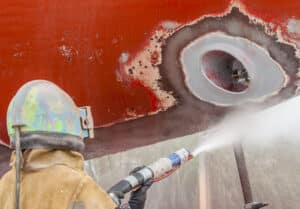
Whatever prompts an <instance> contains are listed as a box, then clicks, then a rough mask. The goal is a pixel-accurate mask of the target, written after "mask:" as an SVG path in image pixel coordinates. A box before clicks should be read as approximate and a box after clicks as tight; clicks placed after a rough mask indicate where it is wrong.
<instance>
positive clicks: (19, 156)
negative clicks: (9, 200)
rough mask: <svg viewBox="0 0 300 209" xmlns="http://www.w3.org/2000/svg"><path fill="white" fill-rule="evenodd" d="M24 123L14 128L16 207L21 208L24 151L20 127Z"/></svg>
mask: <svg viewBox="0 0 300 209" xmlns="http://www.w3.org/2000/svg"><path fill="white" fill-rule="evenodd" d="M22 126H23V125H14V126H13V128H14V129H15V132H16V138H15V140H16V142H15V143H16V144H15V145H16V164H15V168H16V188H15V195H16V196H15V198H16V199H15V208H16V209H19V208H20V186H21V184H20V182H21V181H20V179H21V176H20V175H21V172H20V170H21V163H22V162H21V161H22V152H21V140H20V129H21V127H22Z"/></svg>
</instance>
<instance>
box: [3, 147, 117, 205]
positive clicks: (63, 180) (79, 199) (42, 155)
mask: <svg viewBox="0 0 300 209" xmlns="http://www.w3.org/2000/svg"><path fill="white" fill-rule="evenodd" d="M14 162H15V153H14V152H13V153H12V156H11V164H10V165H11V167H12V168H11V170H10V171H8V172H7V173H6V174H5V175H4V176H3V177H2V179H1V180H0V208H1V209H14V208H15V183H16V179H15V168H14V164H15V163H14ZM83 162H84V161H83V156H82V155H81V154H80V153H78V152H75V151H67V150H46V149H34V150H26V151H25V152H24V153H23V167H22V169H21V190H20V209H114V208H116V205H115V204H114V203H113V201H112V200H111V198H110V197H109V196H108V195H107V193H106V192H105V191H104V190H103V189H101V188H100V187H99V186H98V185H97V184H96V182H94V181H93V180H92V178H91V177H89V176H88V175H87V174H86V173H85V172H84V170H83Z"/></svg>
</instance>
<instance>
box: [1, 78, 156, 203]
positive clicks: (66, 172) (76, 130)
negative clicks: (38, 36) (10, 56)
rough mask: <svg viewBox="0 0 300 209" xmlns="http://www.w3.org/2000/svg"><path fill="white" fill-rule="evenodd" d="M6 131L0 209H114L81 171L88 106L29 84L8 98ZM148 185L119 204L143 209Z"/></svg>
mask: <svg viewBox="0 0 300 209" xmlns="http://www.w3.org/2000/svg"><path fill="white" fill-rule="evenodd" d="M7 129H8V134H9V138H10V144H11V147H12V148H13V149H16V150H15V151H13V152H12V155H11V162H10V165H11V170H9V171H8V172H7V173H6V174H5V175H4V176H3V177H2V179H1V180H0V208H1V209H115V208H116V207H117V206H116V204H115V203H114V202H113V201H112V199H111V198H110V196H109V195H108V194H107V193H106V192H105V191H104V190H103V189H102V188H101V187H99V186H98V185H97V184H96V182H94V181H93V179H92V178H91V177H90V176H88V175H87V174H86V173H85V172H84V169H83V165H84V159H83V156H82V154H81V153H82V151H83V149H84V139H85V138H93V136H94V133H93V118H92V115H91V111H90V108H89V107H80V108H79V107H77V106H76V105H75V103H74V102H73V100H72V99H71V97H70V96H69V95H68V94H67V93H66V92H64V91H63V90H62V89H60V88H59V87H58V86H56V85H55V84H53V83H51V82H49V81H45V80H35V81H31V82H28V83H26V84H25V85H24V86H22V87H21V88H20V89H19V90H18V92H17V93H16V95H15V96H14V97H13V99H12V100H11V102H10V105H9V107H8V111H7ZM19 150H21V151H19ZM150 186H151V184H149V183H148V184H147V185H143V186H142V187H140V188H139V189H138V190H136V191H134V192H132V194H131V197H130V200H129V202H128V203H127V204H124V205H123V206H126V207H127V208H131V209H143V207H144V204H145V201H146V192H147V190H148V188H149V187H150ZM123 206H122V207H123Z"/></svg>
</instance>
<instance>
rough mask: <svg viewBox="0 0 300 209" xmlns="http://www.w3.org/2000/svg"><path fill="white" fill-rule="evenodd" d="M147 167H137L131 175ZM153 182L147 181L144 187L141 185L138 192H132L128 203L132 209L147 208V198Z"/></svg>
mask: <svg viewBox="0 0 300 209" xmlns="http://www.w3.org/2000/svg"><path fill="white" fill-rule="evenodd" d="M144 167H145V166H142V167H137V168H135V169H134V170H133V171H131V172H130V174H132V173H135V172H137V171H139V170H141V169H142V168H144ZM152 183H153V181H152V179H150V180H148V181H146V182H145V183H144V184H143V185H141V187H140V188H138V189H137V190H135V191H133V192H131V195H130V199H129V201H128V204H129V206H130V208H131V209H143V208H144V206H145V202H146V198H147V191H148V189H149V188H150V187H151V185H152Z"/></svg>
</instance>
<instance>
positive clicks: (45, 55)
mask: <svg viewBox="0 0 300 209" xmlns="http://www.w3.org/2000/svg"><path fill="white" fill-rule="evenodd" d="M232 3H233V2H232V1H228V0H214V1H209V2H208V1H198V2H195V1H192V0H191V1H181V0H173V1H168V0H165V1H150V0H149V1H148V0H145V1H143V2H142V3H141V2H140V1H135V0H130V1H121V2H107V1H94V0H88V1H84V2H77V3H74V2H73V1H72V2H71V1H63V2H61V1H39V0H37V1H30V2H26V3H23V2H21V1H17V2H10V1H2V2H1V3H0V6H1V13H0V15H1V22H0V23H1V26H2V27H1V29H0V34H1V38H0V43H1V50H0V66H1V71H0V81H1V84H2V86H3V87H5V88H2V90H1V105H0V118H1V120H0V131H1V138H2V139H3V140H4V141H6V142H7V136H6V133H5V112H6V109H7V105H8V102H9V100H10V99H11V97H12V95H13V94H14V93H15V91H16V90H17V88H19V87H20V86H21V85H22V84H23V83H24V82H26V81H28V80H32V79H49V80H52V81H54V82H55V83H57V84H58V85H60V86H62V87H63V88H64V89H65V90H66V91H67V92H69V93H70V95H71V96H72V97H73V98H74V99H75V101H76V102H77V103H78V104H79V105H84V104H90V105H91V106H92V108H93V112H94V117H95V122H96V125H97V126H107V125H110V124H113V123H116V122H121V121H126V120H129V119H134V118H138V117H140V116H144V115H148V114H155V113H158V112H159V111H165V110H167V109H168V108H171V109H170V111H172V107H174V105H175V106H176V104H178V101H179V102H180V101H183V100H184V99H183V98H180V97H179V98H177V97H176V93H177V92H176V87H174V86H173V88H170V89H169V88H168V81H167V79H166V78H169V77H168V76H170V75H168V76H164V75H163V73H168V72H163V73H161V72H160V73H159V74H155V76H154V80H153V82H152V81H151V82H150V83H149V80H148V81H147V80H145V79H142V78H141V77H139V76H138V77H134V76H130V75H127V76H125V77H124V74H122V73H121V74H120V72H122V71H120V69H122V66H123V65H122V64H124V63H123V62H125V63H126V62H131V61H132V60H134V58H136V57H137V56H138V54H139V53H140V52H141V51H142V50H143V49H144V48H145V47H146V46H147V45H148V44H149V40H150V39H151V37H152V35H153V34H154V33H155V31H156V28H157V27H158V26H159V25H163V26H164V27H167V28H168V27H171V28H172V27H182V26H184V25H185V24H189V23H190V22H192V21H194V20H197V19H201V17H203V16H204V15H208V14H210V15H212V16H220V15H223V14H224V12H226V11H227V10H228V8H229V7H230V5H231V4H232ZM234 3H235V4H236V5H239V6H240V7H241V8H244V9H245V10H246V11H247V12H249V13H250V14H251V15H252V16H254V17H257V18H261V19H262V20H264V21H265V22H266V23H268V24H270V25H271V26H272V28H273V29H274V30H277V29H278V28H279V29H280V30H281V31H282V32H283V38H285V39H286V40H288V41H290V42H294V43H296V42H297V41H298V40H299V34H298V31H297V30H296V31H295V28H297V27H295V24H296V25H297V18H300V4H299V3H298V2H295V1H293V0H289V1H283V0H277V1H267V0H265V1H258V0H257V1H254V2H253V1H251V2H247V1H241V2H238V1H234ZM291 17H292V18H293V21H292V22H289V20H290V18H291ZM287 26H289V27H287ZM154 47H155V46H154ZM155 56H156V55H153V56H152V61H153V60H154V61H155V59H156V57H155ZM136 64H137V65H138V66H137V67H145V66H144V65H143V66H139V62H137V63H136ZM148 75H149V76H148ZM157 76H158V77H157ZM160 76H161V77H162V79H163V81H164V79H165V81H164V82H163V83H162V84H163V85H159V83H157V82H158V81H157V80H156V79H159V80H160V79H161V78H160ZM147 77H151V74H147ZM171 79H172V78H171ZM147 82H148V83H147ZM164 84H165V85H164ZM154 87H155V88H154ZM91 89H92V90H91ZM167 97H168V98H167ZM166 98H167V99H166ZM172 98H173V99H172ZM197 108H202V109H205V108H206V105H204V106H201V107H197ZM220 111H222V110H220ZM217 114H218V113H217ZM176 119H177V120H178V119H179V118H176ZM212 121H213V117H212ZM195 122H197V121H195ZM172 123H173V122H172ZM129 126H130V125H129ZM188 129H189V128H188ZM160 134H161V133H160ZM158 138H159V137H158Z"/></svg>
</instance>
